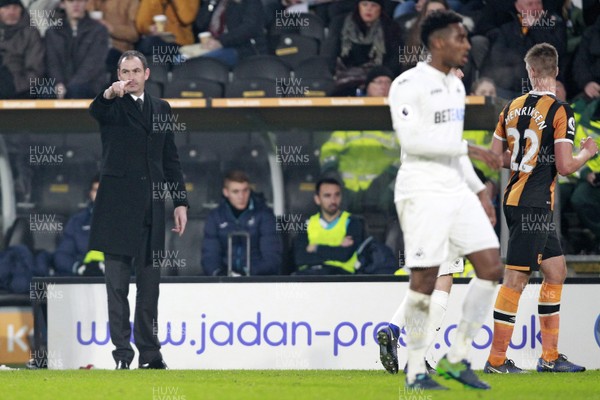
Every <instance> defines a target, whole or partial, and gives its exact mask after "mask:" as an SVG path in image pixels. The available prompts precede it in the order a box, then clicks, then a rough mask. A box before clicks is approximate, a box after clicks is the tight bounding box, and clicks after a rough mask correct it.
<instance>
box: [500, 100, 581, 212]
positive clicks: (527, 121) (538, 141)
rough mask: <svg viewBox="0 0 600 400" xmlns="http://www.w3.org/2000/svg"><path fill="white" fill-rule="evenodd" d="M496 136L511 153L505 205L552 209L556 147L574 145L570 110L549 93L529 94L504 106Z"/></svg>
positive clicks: (573, 120)
mask: <svg viewBox="0 0 600 400" xmlns="http://www.w3.org/2000/svg"><path fill="white" fill-rule="evenodd" d="M494 136H495V137H496V138H497V139H499V140H502V141H507V142H508V149H509V150H510V152H511V154H512V156H511V160H510V170H511V174H510V179H509V182H508V185H507V186H506V190H505V191H504V204H505V205H508V206H527V207H540V208H550V209H552V208H553V207H554V187H555V185H556V174H557V172H556V162H555V161H556V160H555V154H554V144H555V143H558V142H569V143H571V144H572V143H573V138H574V136H575V118H574V117H573V110H571V107H569V105H568V104H567V103H564V102H562V101H560V100H557V99H556V97H554V95H552V94H550V93H549V92H529V93H528V94H526V95H523V96H521V97H517V98H516V99H513V100H511V101H510V102H509V103H508V104H507V105H506V107H504V110H503V111H502V113H500V118H499V120H498V125H497V126H496V131H495V132H494Z"/></svg>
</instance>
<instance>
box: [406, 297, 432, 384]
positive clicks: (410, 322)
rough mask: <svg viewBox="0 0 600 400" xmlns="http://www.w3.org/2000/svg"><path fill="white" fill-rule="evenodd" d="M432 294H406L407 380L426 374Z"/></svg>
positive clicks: (411, 380)
mask: <svg viewBox="0 0 600 400" xmlns="http://www.w3.org/2000/svg"><path fill="white" fill-rule="evenodd" d="M430 299H431V296H430V295H426V294H423V293H419V292H415V291H413V290H410V289H409V291H408V294H407V295H406V314H405V318H406V324H405V327H406V341H407V349H408V371H407V374H406V380H407V382H408V383H413V382H414V381H415V379H416V377H417V374H424V373H425V372H426V370H425V352H426V351H427V336H428V335H427V328H428V319H429V318H428V315H429V303H430Z"/></svg>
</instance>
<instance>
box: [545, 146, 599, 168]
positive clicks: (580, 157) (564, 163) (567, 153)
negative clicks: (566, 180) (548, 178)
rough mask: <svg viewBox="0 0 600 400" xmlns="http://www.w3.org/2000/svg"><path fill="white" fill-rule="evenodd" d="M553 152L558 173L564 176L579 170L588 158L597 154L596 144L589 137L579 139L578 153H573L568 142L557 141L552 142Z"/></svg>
mask: <svg viewBox="0 0 600 400" xmlns="http://www.w3.org/2000/svg"><path fill="white" fill-rule="evenodd" d="M554 153H555V154H556V169H557V171H558V173H559V174H561V175H562V176H566V175H570V174H572V173H573V172H575V171H577V170H579V169H580V168H581V167H583V165H584V164H585V163H586V162H587V161H588V160H589V159H590V158H592V157H594V156H595V155H596V154H598V145H597V144H596V142H595V141H594V140H593V139H592V138H591V137H587V138H585V139H583V140H582V141H581V143H580V150H579V153H578V154H577V155H573V145H572V144H571V143H570V142H558V143H555V144H554Z"/></svg>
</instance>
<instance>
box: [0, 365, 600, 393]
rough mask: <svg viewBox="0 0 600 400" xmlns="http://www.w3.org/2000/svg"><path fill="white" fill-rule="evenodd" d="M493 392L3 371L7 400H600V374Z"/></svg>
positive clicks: (206, 375) (382, 382) (223, 375)
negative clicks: (420, 390)
mask: <svg viewBox="0 0 600 400" xmlns="http://www.w3.org/2000/svg"><path fill="white" fill-rule="evenodd" d="M479 374H480V375H481V376H482V377H483V379H484V380H485V381H487V382H488V383H489V384H491V385H492V389H491V390H489V391H480V390H471V389H466V388H463V387H462V385H460V384H458V383H456V382H453V381H446V380H444V379H442V378H439V377H437V378H436V380H438V382H440V383H442V384H444V385H446V386H448V387H449V388H450V390H448V391H445V392H438V391H425V392H419V391H411V390H408V389H404V384H403V383H402V382H403V380H404V375H403V374H400V375H390V374H387V373H386V372H384V371H331V370H325V371H314V370H311V371H247V370H246V371H231V370H228V371H202V370H193V371H190V370H168V371H148V370H145V371H140V370H132V371H107V370H93V369H92V370H75V371H48V370H37V371H29V370H15V371H0V399H2V400H5V399H6V400H20V399H27V400H36V399H52V400H54V399H60V400H65V399H67V400H68V399H77V400H79V399H85V400H94V399H110V400H119V399H127V400H134V399H135V400H137V399H140V400H163V399H164V400H167V399H168V400H204V399H207V400H209V399H219V400H220V399H232V400H238V399H242V400H243V399H255V400H270V399H274V400H275V399H276V400H287V399H289V400H292V399H293V400H297V399H315V400H330V399H331V400H337V399H339V400H368V399H373V400H375V399H376V400H386V399H395V400H444V399H506V400H517V399H527V400H529V399H543V400H550V399H563V400H576V399H585V400H591V399H600V371H587V372H583V373H576V374H566V373H565V374H552V373H544V374H539V373H535V372H531V373H529V374H523V375H484V374H482V373H479Z"/></svg>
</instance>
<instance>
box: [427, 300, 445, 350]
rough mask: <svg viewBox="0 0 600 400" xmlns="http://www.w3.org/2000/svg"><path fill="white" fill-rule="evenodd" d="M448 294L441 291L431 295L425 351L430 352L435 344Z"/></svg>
mask: <svg viewBox="0 0 600 400" xmlns="http://www.w3.org/2000/svg"><path fill="white" fill-rule="evenodd" d="M449 295H450V294H449V293H447V292H444V291H443V290H437V289H436V290H434V291H433V293H432V294H431V304H430V305H429V327H428V328H427V331H428V332H427V333H428V335H429V336H428V337H427V351H428V352H429V351H431V350H432V349H431V347H432V346H433V343H434V342H435V338H436V336H437V334H438V330H439V329H440V327H441V326H442V322H443V321H444V316H445V315H446V308H448V297H449Z"/></svg>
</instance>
